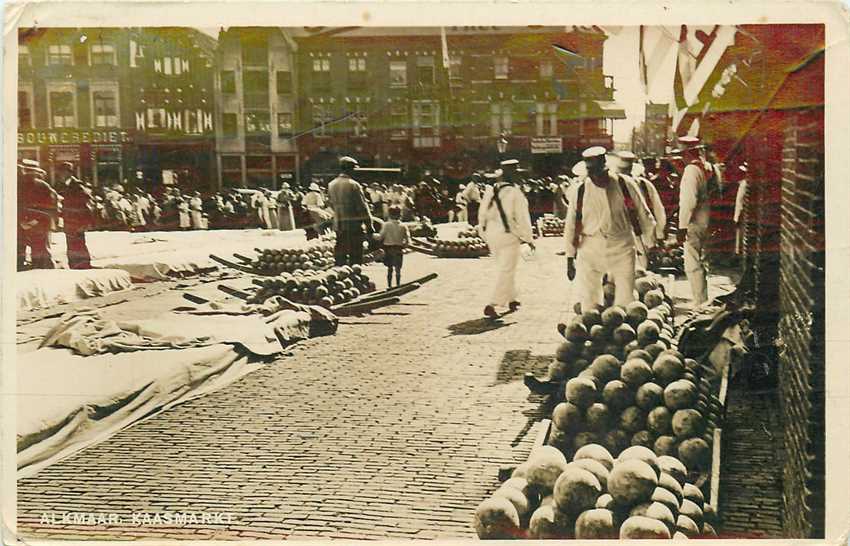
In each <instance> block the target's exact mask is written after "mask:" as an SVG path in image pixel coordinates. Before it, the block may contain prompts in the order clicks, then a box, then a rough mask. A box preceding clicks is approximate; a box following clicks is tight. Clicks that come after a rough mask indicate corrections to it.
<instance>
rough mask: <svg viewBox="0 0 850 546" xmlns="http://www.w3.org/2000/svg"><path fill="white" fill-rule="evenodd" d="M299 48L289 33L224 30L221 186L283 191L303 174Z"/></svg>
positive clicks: (219, 104)
mask: <svg viewBox="0 0 850 546" xmlns="http://www.w3.org/2000/svg"><path fill="white" fill-rule="evenodd" d="M295 51H296V44H295V42H294V41H293V39H292V37H291V34H290V32H289V31H288V30H286V29H280V28H273V27H267V28H260V27H252V28H236V27H231V28H229V29H227V30H226V31H222V32H221V33H220V35H219V40H218V51H217V62H216V65H217V72H216V75H215V104H216V114H215V115H216V132H215V141H216V163H217V165H216V166H217V172H218V184H219V187H254V188H256V187H265V188H277V187H280V184H281V182H284V181H285V182H293V181H295V180H297V178H298V175H299V157H298V153H297V151H298V146H297V144H298V140H297V138H296V135H295V130H296V121H295V119H296V115H297V113H296V107H297V103H296V99H295V95H296V86H295V82H296V76H297V66H296V63H295V61H294V55H295Z"/></svg>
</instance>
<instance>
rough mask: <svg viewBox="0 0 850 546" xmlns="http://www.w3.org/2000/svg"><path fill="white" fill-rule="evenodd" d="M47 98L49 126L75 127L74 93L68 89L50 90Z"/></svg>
mask: <svg viewBox="0 0 850 546" xmlns="http://www.w3.org/2000/svg"><path fill="white" fill-rule="evenodd" d="M49 99H50V126H51V127H54V128H60V127H76V126H77V120H76V116H75V115H74V93H72V92H70V91H51V92H50V96H49Z"/></svg>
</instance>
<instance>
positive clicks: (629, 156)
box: [617, 150, 637, 161]
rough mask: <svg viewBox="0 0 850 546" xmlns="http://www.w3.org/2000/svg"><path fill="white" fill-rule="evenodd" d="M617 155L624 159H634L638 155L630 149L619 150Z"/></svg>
mask: <svg viewBox="0 0 850 546" xmlns="http://www.w3.org/2000/svg"><path fill="white" fill-rule="evenodd" d="M617 157H619V158H620V159H622V160H623V161H634V160H636V159H637V156H636V155H635V154H633V153H632V152H630V151H628V150H624V151H622V152H617Z"/></svg>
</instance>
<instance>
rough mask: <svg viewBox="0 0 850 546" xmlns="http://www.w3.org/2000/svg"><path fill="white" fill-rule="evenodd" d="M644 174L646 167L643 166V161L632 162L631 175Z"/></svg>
mask: <svg viewBox="0 0 850 546" xmlns="http://www.w3.org/2000/svg"><path fill="white" fill-rule="evenodd" d="M644 174H646V168H644V166H643V163H633V164H632V176H643V175H644Z"/></svg>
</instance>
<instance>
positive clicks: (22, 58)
mask: <svg viewBox="0 0 850 546" xmlns="http://www.w3.org/2000/svg"><path fill="white" fill-rule="evenodd" d="M25 66H32V57H30V48H29V47H27V46H25V45H22V46H18V68H23V67H25Z"/></svg>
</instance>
